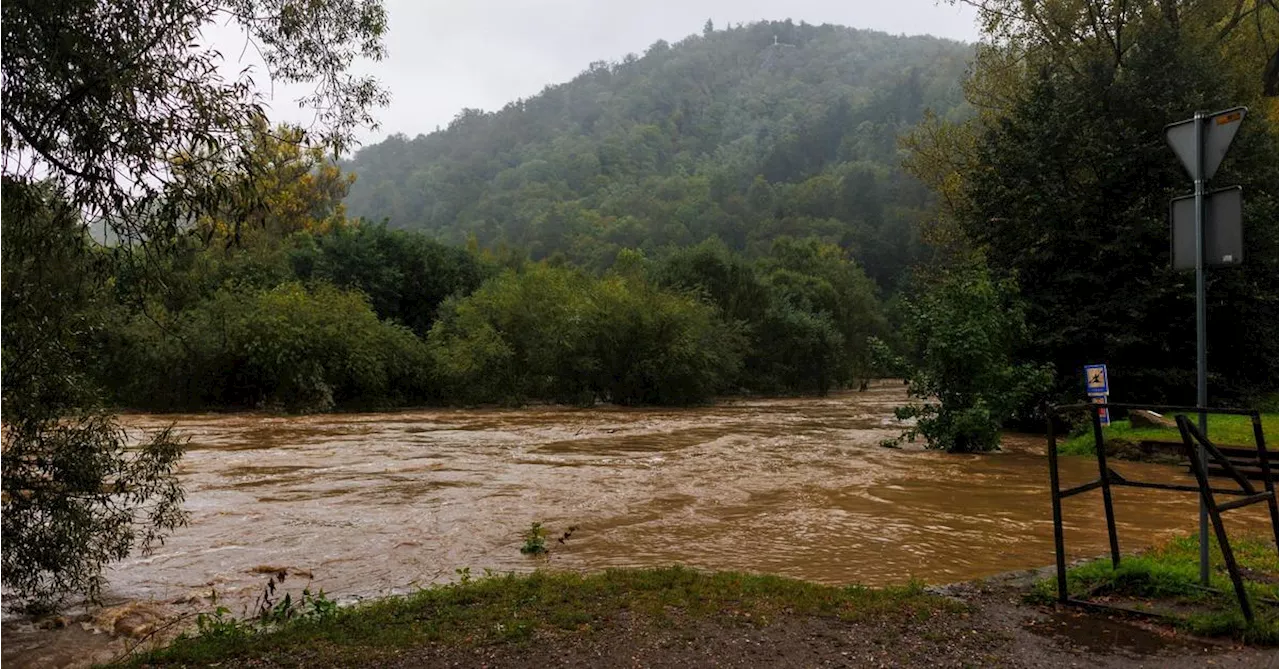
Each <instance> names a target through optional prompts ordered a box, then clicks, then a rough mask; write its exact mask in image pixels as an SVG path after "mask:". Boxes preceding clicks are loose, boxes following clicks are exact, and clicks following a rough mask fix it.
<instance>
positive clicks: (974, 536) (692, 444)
mask: <svg viewBox="0 0 1280 669" xmlns="http://www.w3.org/2000/svg"><path fill="white" fill-rule="evenodd" d="M904 399H905V392H904V389H903V386H902V385H900V384H897V383H881V384H877V385H873V386H872V388H871V389H870V390H869V391H867V392H861V393H859V392H850V393H844V394H838V395H834V396H831V397H828V398H802V399H765V400H729V401H725V402H722V403H720V404H718V405H716V406H713V407H706V408H697V409H626V408H598V409H589V410H583V409H572V408H562V407H554V408H531V409H520V410H431V411H412V412H399V413H379V414H337V415H320V416H303V417H272V416H261V415H245V414H240V415H216V414H200V415H178V416H129V417H127V418H126V419H125V422H126V424H127V425H128V426H129V427H130V428H131V429H134V430H137V431H138V433H139V434H141V431H143V430H148V429H155V428H160V427H163V426H166V425H168V424H170V423H175V424H176V426H177V428H178V429H179V430H180V431H181V433H182V434H184V435H186V436H187V437H189V438H190V445H189V450H188V453H187V455H186V457H185V459H184V461H183V465H182V470H181V472H182V478H183V482H184V485H185V488H186V491H187V502H186V508H187V509H188V510H189V511H190V513H191V520H190V524H189V525H188V526H187V527H185V528H182V529H180V530H179V531H177V532H176V533H175V534H174V535H173V536H172V537H170V539H169V540H168V541H167V542H166V543H165V545H164V546H163V547H161V548H159V549H158V550H157V551H155V552H154V553H153V554H151V555H149V556H145V557H144V556H136V557H134V558H132V559H130V560H128V561H126V562H124V563H122V564H119V565H117V566H116V567H114V568H113V569H111V570H110V572H109V574H108V578H109V587H108V589H107V592H106V598H107V600H108V602H107V603H108V604H112V605H114V608H111V609H106V610H105V611H107V612H108V613H107V614H104V613H103V611H99V612H98V613H97V614H96V617H95V618H91V619H88V620H84V621H72V622H71V624H70V625H67V626H66V627H64V628H61V629H57V630H35V629H33V627H32V626H31V625H30V623H29V622H27V621H22V620H14V619H11V620H9V621H7V622H6V623H5V630H4V639H3V641H4V643H3V646H4V658H3V659H4V662H5V663H6V665H8V664H9V663H10V662H13V663H14V666H23V665H26V666H48V665H65V664H67V663H68V662H71V661H73V660H85V659H98V660H101V659H106V658H109V657H110V656H111V652H115V651H119V650H120V649H121V648H123V647H125V645H126V642H125V641H123V640H120V639H115V638H114V637H113V635H111V634H109V633H106V632H103V633H97V632H96V630H100V629H104V628H105V629H107V630H112V629H115V630H116V631H128V626H127V625H126V626H125V629H124V630H122V629H121V627H120V625H119V623H118V621H119V620H120V619H121V617H127V616H128V615H133V616H134V619H139V618H141V619H145V618H146V616H145V615H142V613H139V612H140V611H142V610H143V609H144V608H145V607H148V606H149V607H153V608H156V609H158V610H160V611H161V612H162V614H163V615H174V614H177V613H182V612H191V611H194V610H197V609H201V608H203V609H206V610H207V609H210V608H212V604H211V603H210V601H209V599H208V595H209V594H210V592H211V591H217V593H218V596H219V601H220V602H223V603H228V605H230V606H232V608H233V610H236V611H237V612H238V611H239V610H240V609H241V608H243V607H246V606H250V602H252V600H253V598H254V596H255V595H256V594H257V593H258V592H259V591H260V589H261V588H262V586H263V584H264V583H265V580H266V578H267V576H265V575H264V573H263V572H266V571H270V570H272V569H277V568H286V569H288V570H289V573H290V577H289V580H288V581H287V583H286V586H287V587H290V588H293V589H297V590H300V589H301V587H302V586H303V585H304V584H306V583H308V582H309V583H310V587H311V588H312V589H313V590H314V589H319V588H323V589H324V590H325V591H326V592H327V593H331V594H332V595H333V596H335V597H337V598H339V599H354V598H367V597H374V596H378V595H383V594H387V593H395V592H405V591H408V590H411V589H413V588H414V587H416V586H422V585H427V584H429V583H432V582H438V581H442V580H449V579H452V578H455V570H457V569H460V568H470V570H471V572H472V574H480V573H481V572H482V571H483V570H485V569H493V570H496V571H511V570H514V571H525V570H530V569H533V568H536V567H539V566H549V567H551V568H555V569H580V570H597V569H602V568H606V567H613V566H629V567H633V566H655V565H668V564H672V563H681V564H686V565H691V566H696V567H702V568H707V569H736V570H748V571H756V572H768V573H774V574H782V575H786V576H792V577H796V578H803V579H808V580H813V581H818V582H822V583H833V584H842V583H854V582H856V583H863V584H867V585H883V584H890V583H901V582H904V581H906V580H908V579H911V578H916V579H920V580H923V581H925V582H929V583H944V582H952V581H958V580H964V579H970V578H974V577H980V576H984V575H988V574H994V573H997V572H1001V571H1007V570H1011V569H1019V568H1027V567H1037V566H1042V565H1046V564H1050V563H1052V561H1053V539H1052V536H1053V535H1052V522H1051V518H1050V510H1049V496H1048V488H1047V481H1048V474H1047V469H1046V461H1045V458H1044V455H1043V454H1044V442H1043V440H1042V439H1041V438H1039V437H1036V438H1032V437H1017V436H1011V437H1008V438H1007V439H1006V443H1005V449H1004V452H1001V453H996V454H991V455H981V456H978V455H974V456H962V455H946V454H942V453H934V452H925V451H920V450H912V449H902V450H895V449H886V448H882V447H880V446H879V442H880V441H881V440H883V439H885V438H887V437H891V436H894V435H895V434H896V433H897V431H898V430H899V429H900V427H899V426H897V425H896V423H895V422H894V420H893V418H892V407H893V406H894V405H896V404H899V403H901V402H902V401H903V400H904ZM1062 464H1063V476H1064V483H1063V484H1064V486H1066V485H1070V484H1073V483H1078V482H1083V481H1085V480H1088V479H1090V478H1092V477H1096V474H1097V471H1096V465H1095V464H1094V463H1093V461H1091V460H1088V459H1082V458H1066V459H1064V461H1063V463H1062ZM1117 468H1118V469H1120V470H1121V471H1122V472H1124V473H1126V474H1132V475H1133V476H1134V477H1137V478H1147V479H1157V480H1174V479H1182V480H1187V479H1188V477H1186V476H1184V475H1183V474H1182V473H1181V471H1180V470H1179V469H1178V468H1175V467H1169V466H1161V465H1142V464H1133V463H1120V465H1119V466H1118V467H1117ZM1116 503H1117V515H1118V521H1119V528H1120V539H1121V547H1122V549H1136V548H1139V547H1142V546H1144V545H1147V544H1150V543H1152V542H1153V541H1156V540H1158V539H1160V538H1161V537H1164V536H1167V535H1170V534H1173V533H1178V532H1185V531H1188V530H1189V529H1191V528H1193V527H1194V525H1195V518H1196V515H1195V514H1196V500H1195V497H1194V495H1189V494H1179V493H1169V492H1163V491H1150V490H1137V489H1121V490H1119V491H1117V492H1116ZM1065 510H1066V516H1067V528H1068V529H1067V541H1068V545H1069V548H1070V549H1071V552H1072V554H1073V555H1074V556H1086V555H1097V554H1100V553H1103V552H1105V550H1106V533H1105V527H1104V525H1103V523H1102V520H1101V518H1102V513H1101V501H1100V497H1099V496H1098V495H1096V494H1091V495H1082V496H1080V497H1077V498H1073V499H1071V500H1068V501H1067V502H1066V504H1065ZM1255 511H1257V513H1255ZM1228 516H1229V517H1231V522H1232V523H1233V527H1235V528H1239V529H1246V530H1250V531H1254V532H1262V531H1265V530H1266V527H1267V526H1266V523H1265V512H1263V511H1261V510H1260V508H1255V509H1247V510H1244V511H1236V512H1232V514H1228ZM534 521H538V522H542V523H543V524H544V526H546V527H547V528H549V530H550V531H551V532H553V533H555V534H556V535H558V534H559V533H560V532H562V531H564V530H565V529H567V528H568V527H569V526H576V527H577V530H576V531H575V532H574V533H573V535H572V537H571V538H570V539H569V540H568V541H567V542H566V543H565V544H563V545H561V544H559V543H558V542H556V541H555V540H554V538H553V539H552V540H551V542H550V546H551V547H552V553H551V555H550V557H549V558H548V559H545V560H540V559H534V558H529V557H526V556H524V555H521V553H520V551H519V547H520V545H521V543H522V541H521V537H520V534H521V532H522V531H523V530H525V529H527V528H528V527H529V525H530V523H532V522H534ZM110 612H114V613H110ZM162 614H161V613H156V614H155V615H156V616H159V615H162ZM95 653H96V654H97V655H96V656H95V655H94V654H95Z"/></svg>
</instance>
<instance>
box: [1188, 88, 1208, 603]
mask: <svg viewBox="0 0 1280 669" xmlns="http://www.w3.org/2000/svg"><path fill="white" fill-rule="evenodd" d="M1204 126H1205V113H1204V112H1203V111H1197V112H1196V115H1195V133H1196V144H1195V161H1194V165H1195V174H1194V175H1192V178H1193V179H1194V180H1195V188H1196V190H1195V193H1196V205H1195V206H1196V231H1195V237H1196V406H1197V407H1198V408H1200V409H1204V408H1205V407H1207V406H1208V405H1209V385H1208V370H1209V367H1208V361H1207V360H1206V359H1205V357H1206V356H1205V348H1206V347H1205V339H1206V334H1205V321H1206V313H1205V304H1204V246H1205V244H1204V227H1205V226H1204V222H1205V221H1204V181H1205V179H1204ZM1199 422H1200V432H1201V434H1204V435H1205V436H1208V434H1209V426H1208V424H1207V420H1206V417H1205V413H1204V412H1203V411H1201V412H1200V421H1199ZM1196 456H1197V458H1199V460H1200V467H1201V469H1202V470H1203V469H1204V467H1205V466H1206V464H1207V463H1206V458H1205V452H1204V447H1203V446H1199V445H1198V444H1197V448H1196ZM1200 584H1201V585H1205V586H1207V585H1209V509H1207V508H1205V504H1204V499H1203V498H1202V499H1201V500H1200Z"/></svg>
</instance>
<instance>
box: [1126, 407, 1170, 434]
mask: <svg viewBox="0 0 1280 669" xmlns="http://www.w3.org/2000/svg"><path fill="white" fill-rule="evenodd" d="M1129 426H1130V427H1132V428H1134V429H1138V428H1143V427H1177V426H1178V424H1177V423H1175V422H1173V420H1172V419H1170V418H1165V417H1164V416H1161V415H1160V414H1158V413H1156V412H1154V411H1144V410H1142V409H1136V410H1134V411H1130V412H1129Z"/></svg>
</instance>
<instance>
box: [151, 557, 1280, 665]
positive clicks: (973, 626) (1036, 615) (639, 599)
mask: <svg viewBox="0 0 1280 669" xmlns="http://www.w3.org/2000/svg"><path fill="white" fill-rule="evenodd" d="M1179 541H1181V542H1182V543H1185V542H1186V540H1179ZM1183 548H1185V547H1184V546H1182V545H1181V544H1180V543H1178V542H1177V541H1175V542H1174V543H1172V544H1169V545H1168V546H1165V547H1161V548H1160V549H1157V550H1154V551H1150V552H1148V553H1146V554H1145V555H1143V556H1141V557H1134V558H1129V559H1127V560H1126V562H1125V564H1132V565H1138V567H1131V568H1130V569H1129V570H1128V571H1125V572H1121V573H1123V574H1126V575H1127V576H1126V578H1124V579H1114V580H1113V581H1112V585H1113V586H1114V587H1113V588H1112V591H1111V593H1112V594H1113V595H1117V594H1120V593H1129V594H1137V593H1146V594H1148V595H1149V594H1151V593H1150V592H1149V590H1146V589H1143V588H1144V586H1143V585H1142V584H1143V583H1146V584H1148V585H1149V584H1150V583H1151V582H1152V581H1151V580H1150V579H1146V580H1144V579H1143V578H1135V577H1134V576H1133V575H1134V573H1136V572H1135V569H1137V570H1138V571H1141V568H1140V567H1142V566H1145V568H1146V572H1145V573H1147V574H1148V575H1152V574H1158V575H1159V579H1161V580H1160V582H1161V583H1162V584H1163V585H1164V586H1166V587H1169V586H1170V584H1171V583H1177V582H1180V580H1181V579H1182V578H1183V577H1184V576H1185V577H1186V578H1187V579H1189V580H1190V582H1194V578H1195V576H1194V570H1193V571H1192V572H1191V573H1189V574H1182V573H1181V570H1183V567H1184V565H1183V563H1184V562H1185V561H1186V560H1185V557H1186V556H1185V555H1184V554H1185V553H1186V551H1185V550H1183ZM1238 550H1239V551H1240V552H1241V553H1242V559H1243V561H1244V562H1245V563H1246V565H1251V569H1250V574H1251V578H1253V579H1254V580H1255V581H1257V579H1260V578H1261V579H1263V580H1265V579H1270V583H1271V585H1270V586H1265V583H1261V582H1259V583H1258V586H1257V587H1258V588H1259V589H1260V590H1261V588H1263V587H1271V588H1274V583H1275V571H1274V565H1275V555H1276V554H1275V550H1274V547H1272V546H1271V545H1270V542H1267V541H1263V540H1242V541H1241V542H1239V544H1238ZM1130 561H1132V562H1130ZM1264 565H1268V566H1264ZM1122 566H1123V565H1122ZM1098 572H1099V570H1098V569H1097V567H1096V566H1095V565H1094V563H1087V564H1083V565H1080V566H1078V567H1076V568H1074V569H1073V570H1072V584H1073V587H1074V586H1077V585H1080V584H1084V583H1087V582H1089V579H1090V578H1091V576H1090V575H1094V576H1093V577H1094V578H1096V574H1097V573H1098ZM1171 574H1172V576H1171ZM1046 576H1048V574H1047V573H1046V572H1044V571H1043V570H1040V571H1035V572H1026V573H1024V574H1022V575H1015V576H1008V575H1006V576H1001V577H996V578H989V579H985V580H982V581H977V582H970V583H964V584H958V585H953V586H948V587H944V588H936V589H933V588H931V589H926V588H923V587H921V586H919V585H914V584H913V585H908V586H903V587H890V588H881V589H869V588H860V587H834V586H824V585H817V584H813V583H807V582H804V581H799V580H794V579H786V578H780V577H775V576H761V575H750V574H742V573H734V572H717V573H709V572H700V571H695V570H690V569H685V568H680V567H671V568H662V569H622V570H609V571H606V572H603V573H597V574H593V575H585V576H584V575H580V574H573V573H547V572H537V573H534V574H529V575H523V576H516V575H505V576H497V577H487V578H480V579H471V578H464V579H463V580H461V581H459V582H458V583H455V584H452V585H446V586H439V587H435V588H430V589H426V590H422V591H420V592H418V593H415V594H413V595H409V596H406V597H399V598H390V599H384V600H380V601H377V602H372V603H368V604H364V605H361V606H358V607H352V608H348V609H341V610H339V609H336V608H333V607H329V606H327V605H325V604H323V603H321V604H318V605H317V604H316V602H315V601H314V600H313V601H311V602H310V603H307V604H304V605H301V606H297V607H295V608H296V611H297V612H296V614H295V616H294V617H293V618H292V619H288V620H284V619H283V618H280V619H277V622H276V623H274V624H272V625H270V626H269V629H268V630H266V631H259V630H256V629H255V628H253V627H249V626H245V625H243V624H240V623H232V622H229V621H206V623H205V628H204V632H205V633H204V635H203V636H199V637H194V638H187V639H181V640H179V641H177V642H175V643H174V644H173V645H171V646H169V647H168V648H166V649H163V650H160V651H157V652H153V653H151V654H150V655H147V656H140V657H137V658H135V659H134V661H133V665H132V666H211V665H218V664H221V665H222V666H231V665H234V666H257V667H277V666H370V667H371V666H379V667H397V666H404V667H408V666H428V665H429V666H488V667H525V666H529V665H530V664H531V663H535V664H536V663H550V664H554V665H556V666H570V667H588V666H591V667H596V666H621V665H632V666H713V665H715V666H741V667H751V666H780V665H781V666H957V667H959V666H993V665H994V666H1027V667H1031V666H1074V665H1078V664H1079V663H1081V662H1088V663H1089V664H1092V665H1095V666H1104V667H1123V666H1144V665H1146V666H1152V665H1155V666H1162V667H1193V666H1197V667H1198V666H1204V665H1206V664H1213V665H1215V666H1223V667H1255V666H1274V663H1275V658H1276V653H1275V636H1274V628H1275V620H1276V619H1275V609H1274V607H1271V608H1269V609H1263V610H1262V611H1261V614H1262V616H1264V622H1262V623H1259V624H1258V625H1257V626H1256V629H1259V630H1260V629H1268V628H1269V629H1271V630H1272V632H1271V634H1270V636H1269V638H1261V637H1258V636H1256V635H1255V634H1253V633H1250V632H1248V631H1247V629H1246V628H1232V627H1229V626H1225V627H1219V628H1216V630H1215V631H1216V632H1218V633H1219V634H1220V635H1221V636H1220V637H1219V638H1210V637H1204V636H1195V635H1192V634H1189V633H1188V629H1189V628H1188V627H1187V626H1185V625H1182V624H1180V623H1176V622H1175V623H1172V624H1170V623H1156V622H1151V621H1149V620H1141V619H1134V618H1128V617H1124V616H1119V615H1105V614H1099V613H1096V612H1089V611H1085V610H1081V609H1075V608H1060V607H1057V606H1055V605H1053V604H1045V603H1041V602H1040V600H1039V598H1040V597H1042V596H1043V592H1044V590H1045V587H1046V586H1045V585H1044V583H1045V581H1044V580H1043V579H1044V577H1046ZM1170 579H1172V580H1170ZM1094 585H1096V583H1095V584H1094ZM1095 589H1096V588H1095ZM1185 603H1186V602H1184V604H1185ZM277 608H278V607H277ZM1223 615H1224V616H1225V618H1230V613H1229V612H1228V613H1224V614H1223ZM1206 629H1207V628H1205V629H1202V630H1201V631H1205V630H1206ZM1242 639H1243V640H1248V641H1252V642H1254V643H1259V644H1263V645H1258V646H1250V645H1245V644H1243V643H1241V640H1242Z"/></svg>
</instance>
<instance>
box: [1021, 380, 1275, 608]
mask: <svg viewBox="0 0 1280 669" xmlns="http://www.w3.org/2000/svg"><path fill="white" fill-rule="evenodd" d="M1086 409H1087V410H1090V411H1089V413H1090V414H1091V416H1092V421H1093V426H1092V427H1093V440H1094V451H1095V453H1096V454H1097V460H1098V478H1097V479H1096V480H1094V481H1090V482H1088V483H1085V484H1082V485H1078V486H1074V487H1072V488H1068V489H1066V490H1063V489H1062V488H1061V485H1060V483H1059V479H1058V443H1057V436H1056V434H1055V433H1054V423H1055V422H1056V421H1055V418H1058V417H1059V416H1060V415H1061V414H1062V412H1065V411H1080V410H1086ZM1112 409H1125V410H1129V411H1136V410H1145V411H1158V412H1160V413H1167V414H1177V415H1176V416H1175V418H1174V420H1175V422H1176V425H1177V427H1178V433H1179V435H1180V436H1181V437H1182V452H1183V455H1185V456H1186V457H1187V459H1188V460H1189V461H1190V465H1191V471H1192V473H1193V474H1195V478H1196V485H1194V486H1190V485H1181V484H1176V483H1164V482H1151V481H1131V480H1129V479H1126V478H1125V477H1123V476H1121V475H1119V474H1117V473H1116V472H1115V471H1114V470H1112V469H1111V468H1110V467H1109V466H1107V449H1106V445H1105V443H1104V440H1103V438H1102V420H1101V417H1100V415H1099V414H1100V411H1099V410H1106V411H1107V412H1108V413H1110V412H1111V410H1112ZM1188 414H1191V415H1200V414H1209V415H1212V414H1219V415H1236V416H1249V417H1250V419H1251V420H1252V423H1253V438H1254V442H1255V445H1256V447H1257V458H1258V468H1259V469H1260V470H1261V472H1262V474H1263V476H1262V479H1263V487H1264V488H1265V490H1264V491H1261V492H1259V491H1258V490H1257V489H1255V488H1254V487H1253V485H1252V484H1251V483H1250V482H1249V480H1248V478H1246V477H1245V476H1243V475H1242V474H1241V473H1240V471H1239V470H1237V469H1236V467H1235V464H1234V463H1233V462H1232V461H1231V460H1230V459H1228V458H1227V456H1225V455H1223V453H1222V451H1220V450H1218V448H1217V447H1216V446H1215V445H1214V444H1213V443H1212V442H1210V441H1209V439H1208V438H1206V437H1205V435H1204V434H1203V433H1202V432H1201V431H1200V430H1199V429H1198V428H1196V426H1195V424H1194V423H1192V422H1191V420H1189V419H1188V418H1187V415H1188ZM1046 415H1047V418H1048V427H1049V430H1048V442H1049V450H1048V455H1049V487H1050V493H1051V495H1052V498H1053V544H1054V552H1055V558H1056V564H1057V572H1058V574H1057V576H1058V601H1059V602H1061V603H1063V604H1075V605H1080V606H1088V607H1094V608H1106V609H1120V610H1124V611H1128V612H1131V613H1140V614H1144V615H1150V612H1146V611H1137V610H1133V609H1125V608H1123V607H1117V606H1110V605H1106V604H1099V603H1096V602H1089V601H1085V600H1080V599H1075V598H1072V597H1070V596H1069V594H1068V592H1067V563H1066V545H1065V540H1064V538H1063V532H1062V500H1063V499H1066V498H1068V497H1072V496H1074V495H1079V494H1081V493H1085V492H1089V491H1091V490H1097V489H1101V490H1102V505H1103V509H1104V511H1105V513H1106V521H1107V540H1108V542H1109V543H1110V548H1111V566H1112V568H1115V567H1118V566H1120V543H1119V538H1118V537H1117V536H1116V518H1115V509H1114V508H1113V505H1112V501H1111V488H1112V487H1113V486H1115V487H1121V486H1128V487H1132V488H1154V489H1157V490H1173V491H1177V492H1195V493H1199V494H1200V498H1201V499H1202V500H1203V501H1204V506H1205V508H1207V509H1208V512H1209V517H1210V519H1211V520H1212V522H1213V529H1214V533H1215V535H1216V536H1217V538H1218V545H1219V547H1220V548H1221V549H1222V557H1223V561H1224V562H1225V563H1226V567H1227V571H1228V573H1229V574H1230V576H1231V583H1232V585H1233V586H1234V589H1235V594H1236V597H1237V598H1238V599H1239V600H1240V611H1241V613H1243V614H1244V617H1245V619H1246V620H1248V621H1250V622H1252V621H1253V608H1252V606H1251V605H1250V603H1249V598H1248V596H1247V595H1246V593H1245V589H1244V581H1243V579H1242V577H1241V573H1240V567H1239V565H1238V564H1237V563H1236V560H1235V554H1234V553H1233V552H1232V551H1231V544H1230V542H1229V541H1228V538H1227V532H1226V529H1225V528H1224V527H1223V524H1222V512H1224V511H1229V510H1231V509H1238V508H1241V507H1245V506H1249V505H1252V504H1258V503H1262V502H1265V503H1266V504H1267V510H1268V511H1269V512H1270V514H1271V534H1272V537H1273V538H1274V539H1275V540H1276V541H1277V542H1280V523H1277V512H1276V496H1275V482H1274V481H1273V480H1272V475H1271V465H1270V458H1269V457H1268V453H1267V447H1266V441H1265V439H1264V437H1263V432H1262V418H1261V415H1260V414H1259V413H1258V412H1257V411H1253V410H1249V409H1208V408H1199V407H1180V406H1162V405H1148V404H1111V403H1101V404H1092V403H1089V404H1069V405H1063V406H1057V407H1054V406H1050V407H1047V410H1046ZM1201 449H1203V456H1204V457H1206V458H1209V457H1211V458H1212V459H1213V461H1214V463H1215V464H1216V465H1217V466H1219V467H1221V468H1222V470H1223V471H1224V472H1225V473H1226V476H1228V477H1230V478H1231V479H1233V480H1234V481H1235V482H1236V483H1237V484H1238V485H1239V486H1240V487H1239V488H1238V489H1229V488H1214V487H1212V486H1211V484H1210V483H1209V474H1208V471H1207V467H1206V460H1205V459H1202V453H1201ZM1215 495H1230V496H1235V497H1238V499H1233V500H1231V501H1228V502H1223V503H1221V504H1218V503H1216V502H1215V497H1214V496H1215ZM1157 615H1158V614H1157Z"/></svg>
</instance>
